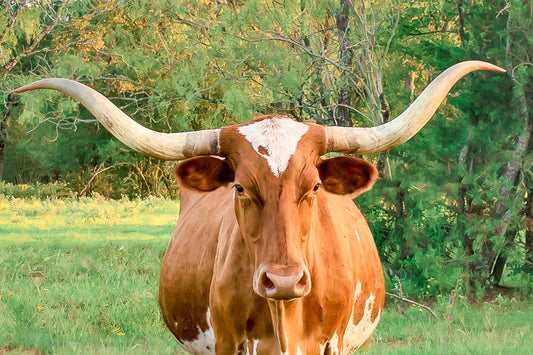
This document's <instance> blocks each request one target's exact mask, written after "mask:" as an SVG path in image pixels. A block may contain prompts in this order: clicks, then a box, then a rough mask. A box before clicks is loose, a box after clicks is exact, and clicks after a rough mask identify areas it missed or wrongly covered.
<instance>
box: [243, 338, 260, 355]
mask: <svg viewBox="0 0 533 355" xmlns="http://www.w3.org/2000/svg"><path fill="white" fill-rule="evenodd" d="M251 343H252V344H251V345H252V352H250V340H248V339H246V355H257V345H259V339H252V342H251Z"/></svg>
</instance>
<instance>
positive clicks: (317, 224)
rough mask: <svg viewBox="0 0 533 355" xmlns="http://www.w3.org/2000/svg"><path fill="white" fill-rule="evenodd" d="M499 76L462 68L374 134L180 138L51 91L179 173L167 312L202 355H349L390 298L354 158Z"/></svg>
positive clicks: (368, 177)
mask: <svg viewBox="0 0 533 355" xmlns="http://www.w3.org/2000/svg"><path fill="white" fill-rule="evenodd" d="M475 70H489V71H497V72H504V70H503V69H501V68H498V67H496V66H494V65H492V64H488V63H484V62H480V61H469V62H463V63H459V64H457V65H455V66H453V67H451V68H449V69H447V70H446V71H445V72H443V73H442V74H441V75H440V76H438V77H437V78H436V79H435V80H434V81H433V82H432V83H431V84H430V85H429V86H428V87H427V88H426V89H425V90H424V91H423V93H422V94H421V95H420V96H419V97H418V98H417V99H416V100H415V101H414V102H413V103H412V105H411V106H410V107H409V108H407V110H406V111H405V112H403V113H402V114H401V115H400V116H398V117H397V118H396V119H394V120H392V121H390V122H388V123H386V124H383V125H380V126H377V127H372V128H345V127H323V126H320V125H316V124H311V123H301V122H297V121H295V120H292V119H290V118H288V117H286V116H280V115H266V116H260V117H256V118H255V119H253V120H252V121H250V122H248V123H244V124H237V125H233V126H228V127H224V128H221V129H214V130H203V131H198V132H182V133H171V134H167V133H159V132H154V131H151V130H149V129H147V128H145V127H143V126H141V125H139V124H137V123H135V122H134V121H133V120H132V119H131V118H129V117H128V116H127V115H126V114H125V113H123V112H122V111H121V110H120V109H118V108H117V107H116V106H115V105H113V104H112V103H111V102H110V101H109V100H108V99H106V98H105V97H104V96H102V95H101V94H99V93H98V92H96V91H95V90H93V89H91V88H89V87H87V86H84V85H82V84H80V83H77V82H75V81H71V80H65V79H44V80H41V81H37V82H34V83H31V84H29V85H26V86H24V87H22V88H19V89H17V90H16V92H24V91H28V90H34V89H54V90H58V91H61V92H63V93H65V94H67V95H70V96H71V97H73V98H75V99H76V100H78V101H79V102H81V103H82V104H83V105H84V106H85V107H86V108H87V109H88V110H89V111H90V112H91V113H92V114H93V115H94V116H95V117H96V118H97V119H98V121H99V122H100V123H101V124H102V125H103V126H105V127H106V128H107V129H108V130H109V131H110V132H111V133H112V134H113V135H115V136H116V137H117V138H118V139H119V140H121V141H122V142H123V143H124V144H126V145H127V146H129V147H130V148H133V149H135V150H137V151H139V152H142V153H144V154H147V155H149V156H152V157H156V158H160V159H165V160H180V161H181V160H183V161H182V162H181V163H180V164H178V165H177V167H176V168H175V176H176V178H177V180H178V181H179V183H180V185H181V187H182V189H181V212H180V216H179V220H178V223H177V226H176V229H175V230H174V233H173V235H172V239H171V241H170V244H169V245H168V248H167V251H166V253H165V256H164V259H163V264H162V270H161V282H160V287H159V304H160V307H161V313H162V316H163V320H164V322H165V323H166V325H167V327H168V328H169V329H170V331H171V332H172V333H173V334H174V336H175V337H176V339H177V340H178V342H179V343H180V344H181V345H182V346H183V347H184V348H185V349H186V350H188V351H190V352H192V353H196V354H214V353H216V354H236V353H239V354H280V353H281V354H295V355H296V354H343V353H344V354H347V353H350V352H352V351H354V350H356V349H358V348H359V347H361V346H362V345H363V344H364V343H365V342H366V341H367V340H368V339H369V337H370V335H371V333H372V332H373V331H374V329H375V328H376V326H377V325H378V322H379V320H380V318H381V316H382V314H383V306H384V301H385V287H384V280H383V273H382V268H381V263H380V260H379V256H378V251H377V249H376V246H375V243H374V240H373V237H372V235H371V233H370V230H369V227H368V225H367V222H366V220H365V218H364V217H363V215H362V214H361V211H360V210H359V209H358V208H357V206H356V205H355V204H354V203H353V202H352V200H353V198H354V197H355V196H357V195H359V194H361V193H363V192H365V191H367V190H369V189H370V188H371V187H372V185H373V184H374V182H375V181H376V179H377V178H378V174H377V171H376V168H375V167H374V166H373V165H372V164H370V163H368V162H366V161H364V160H361V159H358V158H354V157H351V156H338V157H334V158H329V159H327V158H324V155H325V154H326V153H328V152H340V153H350V154H371V153H378V152H382V151H385V150H388V149H391V148H394V147H396V146H398V145H400V144H402V143H404V142H405V141H407V140H408V139H410V138H411V137H412V136H413V135H415V134H416V133H417V132H418V131H419V130H420V129H421V128H422V127H423V126H424V125H425V124H426V123H427V122H428V121H429V119H430V118H431V117H432V115H433V114H434V113H435V111H436V110H437V108H438V106H439V105H440V103H441V102H442V101H443V99H444V98H445V96H446V95H447V93H448V92H449V90H450V89H451V87H452V86H453V85H454V84H455V83H456V82H457V81H458V80H459V79H460V78H462V77H463V76H464V75H466V74H468V73H470V72H472V71H475Z"/></svg>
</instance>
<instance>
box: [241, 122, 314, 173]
mask: <svg viewBox="0 0 533 355" xmlns="http://www.w3.org/2000/svg"><path fill="white" fill-rule="evenodd" d="M308 130H309V127H308V126H307V125H305V124H303V123H299V122H296V121H294V120H291V119H290V118H287V117H281V116H280V117H272V118H267V119H264V120H262V121H258V122H254V123H252V124H249V125H246V126H242V127H240V128H239V133H240V134H242V135H243V136H244V138H246V140H247V141H248V142H250V144H251V145H252V147H253V148H254V150H255V151H256V152H257V154H259V155H260V156H261V157H263V158H265V159H266V161H267V162H268V166H269V167H270V170H272V173H274V175H275V176H280V175H281V174H283V172H284V171H285V169H287V166H288V165H289V160H290V159H291V157H292V155H293V154H294V152H295V151H296V146H297V145H298V142H299V141H300V139H301V138H302V136H303V135H304V134H305V133H307V131H308Z"/></svg>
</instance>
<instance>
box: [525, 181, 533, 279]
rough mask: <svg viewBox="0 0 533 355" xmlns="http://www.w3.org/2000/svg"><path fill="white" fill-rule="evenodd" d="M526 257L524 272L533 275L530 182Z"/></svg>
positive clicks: (531, 187)
mask: <svg viewBox="0 0 533 355" xmlns="http://www.w3.org/2000/svg"><path fill="white" fill-rule="evenodd" d="M525 213H526V220H525V224H526V245H525V248H526V257H525V260H524V270H525V271H527V272H529V273H533V184H532V183H531V182H530V183H529V187H528V190H527V202H526V212H525Z"/></svg>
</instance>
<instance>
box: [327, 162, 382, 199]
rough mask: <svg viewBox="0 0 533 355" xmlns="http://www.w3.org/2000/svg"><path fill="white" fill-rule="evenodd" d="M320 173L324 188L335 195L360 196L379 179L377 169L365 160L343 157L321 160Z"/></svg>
mask: <svg viewBox="0 0 533 355" xmlns="http://www.w3.org/2000/svg"><path fill="white" fill-rule="evenodd" d="M318 173H319V175H320V179H321V180H322V186H324V188H325V189H326V190H327V191H329V192H331V193H334V194H338V195H351V196H352V197H356V196H359V195H360V194H362V193H363V192H366V191H368V190H370V189H371V188H372V185H374V183H375V182H376V180H377V179H378V171H377V169H376V167H375V166H374V165H372V164H370V163H368V162H366V161H364V160H363V159H359V158H353V157H347V156H341V157H335V158H331V159H325V160H321V161H320V162H319V164H318Z"/></svg>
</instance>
